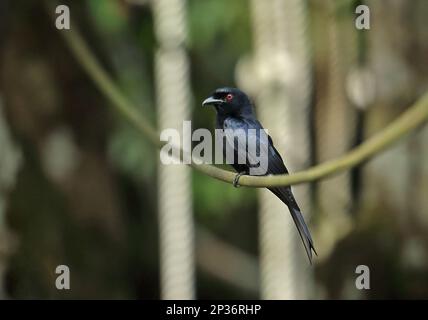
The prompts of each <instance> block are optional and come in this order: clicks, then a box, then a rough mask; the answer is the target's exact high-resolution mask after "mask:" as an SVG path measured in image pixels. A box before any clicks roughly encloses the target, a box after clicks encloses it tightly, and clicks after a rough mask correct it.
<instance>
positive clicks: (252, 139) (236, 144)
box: [224, 118, 288, 175]
mask: <svg viewBox="0 0 428 320" xmlns="http://www.w3.org/2000/svg"><path fill="white" fill-rule="evenodd" d="M224 129H225V136H226V142H227V144H228V147H229V148H232V149H233V150H234V151H235V154H236V155H237V157H238V158H240V159H246V162H247V165H248V167H249V168H250V170H251V172H250V174H251V175H266V174H282V173H288V171H287V168H286V167H285V165H284V162H283V160H282V158H281V155H280V154H279V152H278V151H277V150H276V149H275V147H274V145H273V142H272V138H271V137H270V136H269V135H268V134H267V133H266V132H265V131H264V128H263V127H262V125H261V124H260V122H259V121H257V120H252V119H237V118H227V119H226V120H225V121H224ZM227 129H232V130H227ZM235 161H236V159H235Z"/></svg>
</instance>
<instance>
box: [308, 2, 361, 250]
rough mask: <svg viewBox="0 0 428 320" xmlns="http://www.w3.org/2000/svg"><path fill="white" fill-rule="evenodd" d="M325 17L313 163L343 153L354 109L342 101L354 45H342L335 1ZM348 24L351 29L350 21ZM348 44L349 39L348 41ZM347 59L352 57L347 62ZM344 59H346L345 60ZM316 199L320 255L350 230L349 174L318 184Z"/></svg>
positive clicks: (350, 133) (349, 138)
mask: <svg viewBox="0 0 428 320" xmlns="http://www.w3.org/2000/svg"><path fill="white" fill-rule="evenodd" d="M326 9H327V12H328V13H327V15H328V17H329V18H328V21H327V25H328V29H327V32H328V39H329V41H328V44H329V47H328V58H327V59H328V60H327V63H328V70H327V83H326V85H327V90H326V97H325V99H320V100H319V101H320V103H319V104H318V106H317V115H316V117H317V118H316V130H317V133H316V136H317V150H318V154H317V158H318V159H317V160H318V161H319V162H323V161H326V160H329V159H331V158H334V157H337V156H339V155H341V154H343V153H345V152H346V151H347V150H348V149H349V147H350V146H351V144H352V139H353V137H354V134H355V110H354V109H352V108H351V107H350V105H349V104H348V102H347V98H346V91H345V82H346V81H345V80H346V73H347V70H348V68H349V63H350V60H355V58H356V47H355V37H353V38H352V39H351V40H354V43H352V42H351V44H352V46H350V43H349V42H348V43H344V41H343V40H342V37H341V36H342V35H343V34H344V30H343V29H341V26H340V25H339V21H338V18H337V14H336V1H334V0H329V2H327V3H326ZM349 24H350V25H352V26H353V24H352V23H351V21H350V22H349ZM348 41H349V40H348ZM349 56H352V57H353V58H352V59H350V58H349ZM345 57H346V58H345ZM318 200H319V204H320V208H321V209H322V212H323V213H324V214H326V219H322V220H321V222H323V221H324V222H325V223H322V225H321V234H322V240H323V243H322V245H323V248H324V252H325V253H327V251H328V250H329V249H331V248H332V247H333V245H334V244H335V241H336V240H337V239H338V238H340V237H341V236H343V234H345V233H346V232H347V231H348V230H349V228H350V223H351V221H350V216H349V209H350V204H351V201H352V194H351V184H350V174H349V172H346V173H343V174H340V175H338V176H336V177H334V178H332V179H329V180H326V181H322V182H320V183H319V184H318Z"/></svg>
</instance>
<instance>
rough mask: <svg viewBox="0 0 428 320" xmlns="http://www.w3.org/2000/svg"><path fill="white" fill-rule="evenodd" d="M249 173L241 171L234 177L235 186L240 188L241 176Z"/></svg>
mask: <svg viewBox="0 0 428 320" xmlns="http://www.w3.org/2000/svg"><path fill="white" fill-rule="evenodd" d="M245 174H247V173H246V172H239V173H238V174H237V175H236V176H235V178H234V179H233V186H234V187H235V188H239V178H241V176H243V175H245Z"/></svg>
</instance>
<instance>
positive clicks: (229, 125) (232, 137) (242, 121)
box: [203, 87, 316, 263]
mask: <svg viewBox="0 0 428 320" xmlns="http://www.w3.org/2000/svg"><path fill="white" fill-rule="evenodd" d="M203 105H213V106H214V107H215V109H216V111H217V118H216V129H222V130H224V129H232V130H233V134H232V133H230V131H231V130H225V131H224V132H225V136H226V139H225V140H226V143H225V148H224V150H223V153H224V154H226V148H227V147H229V148H231V149H232V150H233V153H234V159H235V162H234V163H233V164H231V165H232V167H233V168H234V169H235V170H236V171H237V172H239V173H241V172H245V173H246V174H249V171H250V167H252V169H253V170H252V173H251V175H265V174H284V173H288V171H287V168H286V167H285V165H284V162H283V160H282V158H281V155H280V154H279V152H278V151H277V150H276V149H275V146H274V145H273V142H272V139H271V137H270V136H269V137H268V139H263V138H261V136H260V135H258V134H257V133H258V132H260V130H263V127H262V125H261V124H260V122H259V121H258V120H257V119H256V117H255V114H254V111H253V107H252V103H251V101H250V99H249V98H248V97H247V95H246V94H245V93H244V92H242V91H240V90H239V89H236V88H228V87H225V88H220V89H217V90H216V91H215V92H214V93H213V95H212V96H210V97H209V98H207V99H206V100H205V101H204V102H203ZM250 129H257V130H250ZM228 132H229V133H228ZM242 135H245V137H243V136H242ZM240 138H243V139H240ZM251 139H255V140H256V141H257V144H258V146H264V148H263V147H259V148H258V149H257V154H254V152H252V151H251V150H250V148H249V147H248V141H254V140H251ZM243 141H246V142H245V143H247V144H246V145H242V143H243ZM243 152H244V154H242V153H243ZM240 156H241V157H243V158H244V159H246V161H245V163H237V159H239V157H240ZM257 156H258V157H259V159H260V157H263V158H264V159H265V160H266V159H267V161H266V162H267V172H266V170H265V169H266V167H265V168H264V170H263V168H261V169H260V170H259V171H257V168H255V167H254V165H252V164H253V163H255V160H256V159H257ZM269 190H270V191H271V192H272V193H274V194H275V195H276V196H277V197H278V198H279V199H280V200H281V201H282V202H283V203H284V204H285V205H287V207H288V208H289V210H290V213H291V216H292V218H293V221H294V223H295V224H296V227H297V229H298V231H299V234H300V237H301V239H302V242H303V244H304V246H305V250H306V253H307V255H308V258H309V261H310V262H311V263H312V251H313V252H314V253H315V254H316V251H315V248H314V245H313V241H312V237H311V234H310V232H309V229H308V227H307V226H306V223H305V221H304V218H303V215H302V213H301V210H300V208H299V206H298V204H297V202H296V200H295V198H294V196H293V193H292V190H291V187H289V186H287V187H272V188H269Z"/></svg>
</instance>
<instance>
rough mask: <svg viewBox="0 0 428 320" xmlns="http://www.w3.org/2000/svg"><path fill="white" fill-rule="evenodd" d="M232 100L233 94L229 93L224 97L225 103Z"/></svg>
mask: <svg viewBox="0 0 428 320" xmlns="http://www.w3.org/2000/svg"><path fill="white" fill-rule="evenodd" d="M232 99H233V94H231V93H229V94H228V95H227V96H226V100H227V101H232Z"/></svg>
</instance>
